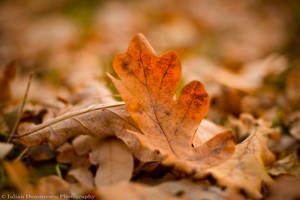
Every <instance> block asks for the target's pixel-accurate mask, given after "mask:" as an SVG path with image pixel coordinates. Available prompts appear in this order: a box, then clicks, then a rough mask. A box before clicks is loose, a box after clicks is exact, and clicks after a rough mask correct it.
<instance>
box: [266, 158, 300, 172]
mask: <svg viewBox="0 0 300 200" xmlns="http://www.w3.org/2000/svg"><path fill="white" fill-rule="evenodd" d="M268 172H269V173H270V174H271V175H272V176H279V175H284V174H285V175H293V176H300V163H299V161H298V160H297V158H295V156H294V155H288V156H286V157H284V158H282V159H279V160H277V161H276V162H275V163H274V164H273V165H272V166H271V167H270V168H269V169H268Z"/></svg>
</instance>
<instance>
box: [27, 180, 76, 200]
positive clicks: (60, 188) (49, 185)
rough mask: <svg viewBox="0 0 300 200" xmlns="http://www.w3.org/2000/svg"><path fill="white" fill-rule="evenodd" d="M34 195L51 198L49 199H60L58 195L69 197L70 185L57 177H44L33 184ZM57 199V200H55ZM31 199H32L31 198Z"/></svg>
mask: <svg viewBox="0 0 300 200" xmlns="http://www.w3.org/2000/svg"><path fill="white" fill-rule="evenodd" d="M35 194H36V196H37V197H38V196H39V195H43V196H47V197H48V198H49V197H51V196H52V197H53V198H51V199H53V200H54V199H62V198H60V197H61V196H60V195H67V196H70V195H71V192H70V184H69V183H68V182H66V181H64V180H63V179H61V178H59V177H58V176H54V175H51V176H46V177H43V178H41V179H39V180H38V181H37V182H36V184H35ZM56 197H57V198H56ZM31 199H32V198H31Z"/></svg>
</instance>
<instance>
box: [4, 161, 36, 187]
mask: <svg viewBox="0 0 300 200" xmlns="http://www.w3.org/2000/svg"><path fill="white" fill-rule="evenodd" d="M4 167H5V170H6V172H7V174H8V177H9V179H10V180H11V182H12V183H13V184H14V185H15V186H16V187H17V189H18V190H19V191H21V192H32V191H33V188H32V185H30V184H29V183H28V174H29V172H28V170H27V168H26V167H25V165H24V164H23V163H22V162H21V161H18V160H16V161H13V162H4Z"/></svg>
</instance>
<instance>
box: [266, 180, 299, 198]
mask: <svg viewBox="0 0 300 200" xmlns="http://www.w3.org/2000/svg"><path fill="white" fill-rule="evenodd" d="M299 185H300V178H299V177H289V176H282V177H280V178H278V180H276V182H275V183H274V185H273V186H272V187H271V192H270V193H271V196H270V199H272V200H282V199H285V200H297V199H299V198H300V190H299Z"/></svg>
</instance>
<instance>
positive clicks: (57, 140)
mask: <svg viewBox="0 0 300 200" xmlns="http://www.w3.org/2000/svg"><path fill="white" fill-rule="evenodd" d="M112 121H113V123H111V122H112ZM23 124H24V123H23ZM207 124H210V126H212V127H214V128H208V127H207ZM24 127H25V128H24V129H23V126H20V127H19V131H18V134H19V136H21V137H20V138H19V139H18V140H19V141H20V142H22V143H23V144H24V145H26V146H36V145H39V144H42V143H44V142H47V143H48V145H49V146H50V147H51V148H52V149H56V148H58V147H59V149H57V151H58V152H66V153H67V152H68V151H67V150H63V149H61V148H63V146H61V145H63V144H64V143H65V142H66V141H68V139H70V138H72V137H74V136H77V135H81V134H86V135H91V136H93V137H97V138H98V139H101V138H105V137H108V136H113V135H115V136H116V137H118V138H119V139H121V140H122V141H123V142H124V143H126V144H127V145H128V147H129V148H130V149H131V150H132V152H133V153H134V155H135V156H136V157H137V158H138V159H139V160H141V161H143V162H150V161H161V160H163V159H164V158H165V157H166V155H161V154H160V153H159V152H158V150H157V149H156V148H155V147H152V146H150V147H149V144H151V143H149V140H147V139H146V138H145V141H144V140H141V137H142V136H143V135H142V134H140V133H138V134H137V135H135V134H128V130H135V131H139V129H138V128H136V127H137V125H136V124H135V122H134V121H133V120H132V118H131V117H130V115H129V113H128V112H127V110H126V107H125V106H124V105H123V103H119V104H108V105H101V104H98V105H91V106H89V107H87V108H82V109H80V110H77V111H71V112H67V113H65V114H63V115H61V116H58V117H57V118H54V119H52V120H48V121H46V122H44V123H43V124H40V125H37V126H33V125H32V124H31V126H30V127H29V126H24ZM198 129H199V130H201V133H199V131H197V133H196V136H194V138H195V139H196V138H197V135H198V134H201V135H207V136H206V137H208V136H209V135H217V134H221V133H222V132H227V131H228V130H225V131H223V130H224V129H223V128H220V127H218V126H217V125H215V124H214V123H212V122H209V121H208V120H203V121H202V123H201V124H200V126H199V128H198ZM210 131H216V132H210ZM219 131H221V132H219ZM227 135H230V134H223V135H222V137H220V138H217V139H222V138H224V136H227ZM208 138H209V137H208ZM197 140H198V139H197ZM199 142H200V141H199V140H198V141H197V142H196V143H199ZM223 142H225V143H226V142H227V140H226V137H225V138H224V140H223ZM195 145H196V144H195ZM60 146H61V147H60ZM67 146H69V147H68V148H70V149H71V151H72V152H73V149H72V147H71V146H70V145H67ZM229 148H231V147H230V146H229ZM230 152H232V149H229V151H228V154H229V155H230ZM74 153H75V152H73V153H72V154H73V155H74ZM64 155H65V153H63V154H61V156H60V155H59V156H58V157H57V161H58V162H62V163H65V162H67V163H72V162H73V161H71V160H76V159H73V158H74V157H73V156H71V155H70V156H64ZM229 155H225V157H226V156H229ZM220 156H222V154H221V155H220ZM72 157H73V158H72ZM207 158H208V159H209V157H207ZM174 159H176V158H174ZM216 162H217V163H218V162H220V161H219V160H218V159H216ZM172 164H174V163H172ZM193 168H194V167H193ZM198 168H199V165H198Z"/></svg>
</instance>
